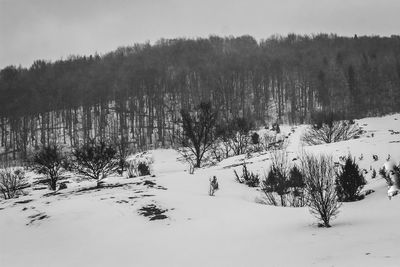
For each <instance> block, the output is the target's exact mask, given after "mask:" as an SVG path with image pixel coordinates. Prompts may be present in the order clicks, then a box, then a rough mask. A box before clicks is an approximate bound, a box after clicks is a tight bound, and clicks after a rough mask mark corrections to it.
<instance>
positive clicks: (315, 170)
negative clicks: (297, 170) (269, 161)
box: [301, 154, 341, 227]
mask: <svg viewBox="0 0 400 267" xmlns="http://www.w3.org/2000/svg"><path fill="white" fill-rule="evenodd" d="M333 165H334V164H333V160H332V157H329V156H318V157H317V156H314V155H307V154H305V155H303V156H302V158H301V166H302V172H303V174H304V181H305V185H306V187H305V191H306V195H307V205H308V207H309V209H310V212H311V214H312V215H314V216H315V217H316V218H317V219H318V220H320V221H321V223H320V224H319V225H320V226H323V227H330V226H331V225H330V221H331V220H332V219H333V218H335V217H336V216H337V215H338V213H339V209H340V205H341V204H340V203H339V202H338V196H337V193H336V189H335V180H334V177H335V173H334V169H333Z"/></svg>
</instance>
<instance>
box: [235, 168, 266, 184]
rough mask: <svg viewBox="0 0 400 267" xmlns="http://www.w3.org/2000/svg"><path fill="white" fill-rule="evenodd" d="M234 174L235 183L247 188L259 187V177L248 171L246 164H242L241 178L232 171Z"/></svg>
mask: <svg viewBox="0 0 400 267" xmlns="http://www.w3.org/2000/svg"><path fill="white" fill-rule="evenodd" d="M234 173H235V176H236V181H238V182H239V183H241V184H245V185H247V186H249V187H257V186H259V185H260V178H259V175H258V174H255V173H253V172H250V171H248V170H247V166H246V164H243V168H242V175H241V176H239V175H238V174H237V172H236V171H234Z"/></svg>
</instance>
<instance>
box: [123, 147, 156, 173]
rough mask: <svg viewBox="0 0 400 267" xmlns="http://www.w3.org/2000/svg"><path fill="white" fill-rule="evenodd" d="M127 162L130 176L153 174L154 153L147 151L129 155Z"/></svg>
mask: <svg viewBox="0 0 400 267" xmlns="http://www.w3.org/2000/svg"><path fill="white" fill-rule="evenodd" d="M126 162H127V163H128V176H129V178H133V177H136V176H144V175H150V174H151V164H153V157H152V154H151V153H149V152H147V151H144V152H140V153H137V154H135V155H131V156H129V157H127V158H126Z"/></svg>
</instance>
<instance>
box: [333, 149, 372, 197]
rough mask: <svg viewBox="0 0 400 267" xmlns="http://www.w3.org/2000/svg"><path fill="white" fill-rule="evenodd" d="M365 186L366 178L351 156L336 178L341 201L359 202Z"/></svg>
mask: <svg viewBox="0 0 400 267" xmlns="http://www.w3.org/2000/svg"><path fill="white" fill-rule="evenodd" d="M365 184H366V181H365V178H364V176H363V174H362V172H361V171H360V169H359V167H358V165H357V163H356V162H355V159H352V158H351V156H350V155H349V156H348V157H347V159H346V162H345V164H344V165H343V166H342V167H341V171H340V172H339V173H337V177H336V191H337V194H338V197H339V201H355V200H358V199H359V197H360V191H361V189H362V188H363V186H364V185H365Z"/></svg>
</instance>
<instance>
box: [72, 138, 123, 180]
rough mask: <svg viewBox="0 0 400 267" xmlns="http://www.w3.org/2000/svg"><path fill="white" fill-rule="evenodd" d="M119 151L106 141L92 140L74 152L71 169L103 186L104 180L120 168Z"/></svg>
mask: <svg viewBox="0 0 400 267" xmlns="http://www.w3.org/2000/svg"><path fill="white" fill-rule="evenodd" d="M116 154H117V151H116V150H115V149H114V147H113V146H112V145H110V144H107V143H106V142H105V141H96V140H90V141H89V142H88V143H86V144H84V145H83V146H81V147H78V148H76V149H74V151H73V152H72V155H73V157H74V158H73V159H72V161H71V163H70V164H71V167H72V169H73V170H75V171H76V172H77V173H79V174H81V175H83V176H85V177H87V178H89V179H94V180H96V181H97V186H98V187H99V186H101V183H102V180H103V179H104V178H106V177H107V176H108V175H109V174H111V173H114V172H115V171H116V170H117V168H118V160H117V159H116Z"/></svg>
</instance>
